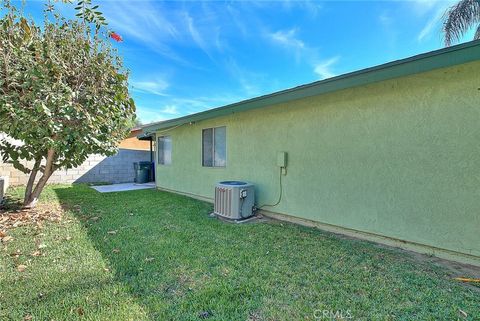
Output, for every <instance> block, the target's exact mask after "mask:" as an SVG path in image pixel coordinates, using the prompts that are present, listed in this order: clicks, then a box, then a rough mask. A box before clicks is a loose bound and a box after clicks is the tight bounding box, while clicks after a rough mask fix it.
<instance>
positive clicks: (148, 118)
mask: <svg viewBox="0 0 480 321" xmlns="http://www.w3.org/2000/svg"><path fill="white" fill-rule="evenodd" d="M137 117H138V118H140V120H141V121H142V122H143V123H144V124H148V123H153V122H157V121H163V120H167V119H168V118H167V117H165V116H163V115H162V114H160V113H159V112H158V111H156V110H155V109H153V108H149V107H145V106H137Z"/></svg>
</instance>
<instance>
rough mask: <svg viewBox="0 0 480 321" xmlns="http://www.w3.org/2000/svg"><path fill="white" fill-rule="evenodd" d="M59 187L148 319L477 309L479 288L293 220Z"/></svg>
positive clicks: (137, 194) (145, 194)
mask: <svg viewBox="0 0 480 321" xmlns="http://www.w3.org/2000/svg"><path fill="white" fill-rule="evenodd" d="M54 190H55V193H56V195H57V196H58V199H59V200H60V201H61V203H62V204H63V206H65V209H66V210H70V211H73V212H74V215H75V216H76V217H77V218H78V219H79V220H80V221H81V223H82V225H83V227H84V228H85V230H86V232H87V234H88V237H89V238H90V240H91V241H92V243H93V245H94V247H95V249H96V250H97V251H99V252H100V253H101V255H102V257H103V258H104V259H105V261H106V262H108V265H109V268H110V269H111V271H112V272H113V273H114V278H115V280H116V281H118V282H120V283H122V284H123V285H124V286H125V288H126V289H127V290H128V291H129V293H130V295H131V296H132V297H133V298H135V300H136V302H138V303H139V304H140V305H141V306H142V307H144V308H145V310H146V311H148V312H147V313H148V315H149V317H150V318H151V319H156V320H199V319H203V318H205V319H208V320H222V321H223V320H297V319H298V320H303V319H308V318H310V319H313V317H314V314H313V313H314V311H315V310H317V309H334V310H342V309H343V310H346V309H350V310H351V312H352V314H353V315H354V318H357V319H362V318H371V317H372V316H375V317H377V318H380V319H385V318H388V317H389V316H391V315H392V314H395V315H397V316H398V315H400V316H402V317H405V318H406V319H408V318H410V319H412V318H417V319H418V318H420V319H422V318H428V317H433V318H434V319H435V318H437V319H439V318H440V319H441V318H444V317H445V316H447V318H456V317H457V316H458V309H460V308H462V311H467V312H468V313H469V315H476V314H480V310H478V309H479V308H478V306H479V303H480V299H479V298H478V294H477V293H473V292H471V291H469V290H467V289H465V288H463V287H461V286H459V285H456V284H455V283H454V282H452V281H451V280H448V279H447V278H448V275H447V274H446V272H445V271H444V270H441V269H439V268H436V267H433V266H432V265H429V264H427V263H419V262H416V261H414V260H413V259H411V258H409V257H408V255H407V254H405V253H400V252H398V251H396V250H393V249H386V248H380V247H378V246H376V245H374V244H371V243H368V242H360V241H358V240H352V239H345V238H339V237H338V236H335V235H333V234H330V233H323V232H321V231H319V230H316V229H312V228H305V227H301V226H296V225H292V224H283V223H278V222H272V223H268V224H246V225H235V224H226V223H222V222H220V221H218V220H213V219H210V218H208V213H210V212H211V210H212V208H211V205H210V204H207V203H204V202H200V201H197V200H193V199H190V198H187V197H184V196H179V195H175V194H170V193H166V192H160V191H156V190H141V191H131V192H121V193H106V194H100V193H98V192H96V191H94V190H92V189H90V188H88V187H86V186H74V187H69V188H55V189H54Z"/></svg>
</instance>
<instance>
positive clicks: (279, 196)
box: [255, 167, 283, 210]
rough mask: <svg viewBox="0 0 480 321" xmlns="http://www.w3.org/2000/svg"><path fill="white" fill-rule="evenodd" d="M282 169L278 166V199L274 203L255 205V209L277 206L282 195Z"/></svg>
mask: <svg viewBox="0 0 480 321" xmlns="http://www.w3.org/2000/svg"><path fill="white" fill-rule="evenodd" d="M282 170H283V167H280V177H279V179H278V183H279V188H280V193H279V195H278V200H277V201H276V202H275V204H263V205H261V206H257V207H256V208H255V210H259V209H262V208H263V207H266V206H268V207H275V206H277V205H278V204H280V202H281V201H282V195H283V186H282V176H283V175H282Z"/></svg>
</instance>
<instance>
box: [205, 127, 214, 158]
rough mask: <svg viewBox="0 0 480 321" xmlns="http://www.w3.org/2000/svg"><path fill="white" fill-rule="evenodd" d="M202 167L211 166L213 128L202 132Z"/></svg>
mask: <svg viewBox="0 0 480 321" xmlns="http://www.w3.org/2000/svg"><path fill="white" fill-rule="evenodd" d="M202 142H203V143H202V144H203V147H202V153H203V157H202V165H203V166H207V167H211V166H213V128H208V129H204V130H203V132H202Z"/></svg>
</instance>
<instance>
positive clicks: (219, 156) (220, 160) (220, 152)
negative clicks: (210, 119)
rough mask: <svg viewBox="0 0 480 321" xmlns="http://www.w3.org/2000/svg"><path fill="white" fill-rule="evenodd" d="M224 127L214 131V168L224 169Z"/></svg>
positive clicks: (225, 152)
mask: <svg viewBox="0 0 480 321" xmlns="http://www.w3.org/2000/svg"><path fill="white" fill-rule="evenodd" d="M225 133H226V130H225V127H218V128H215V129H214V142H215V148H214V166H218V167H224V166H225V165H226V163H227V162H226V154H227V151H226V137H225Z"/></svg>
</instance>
